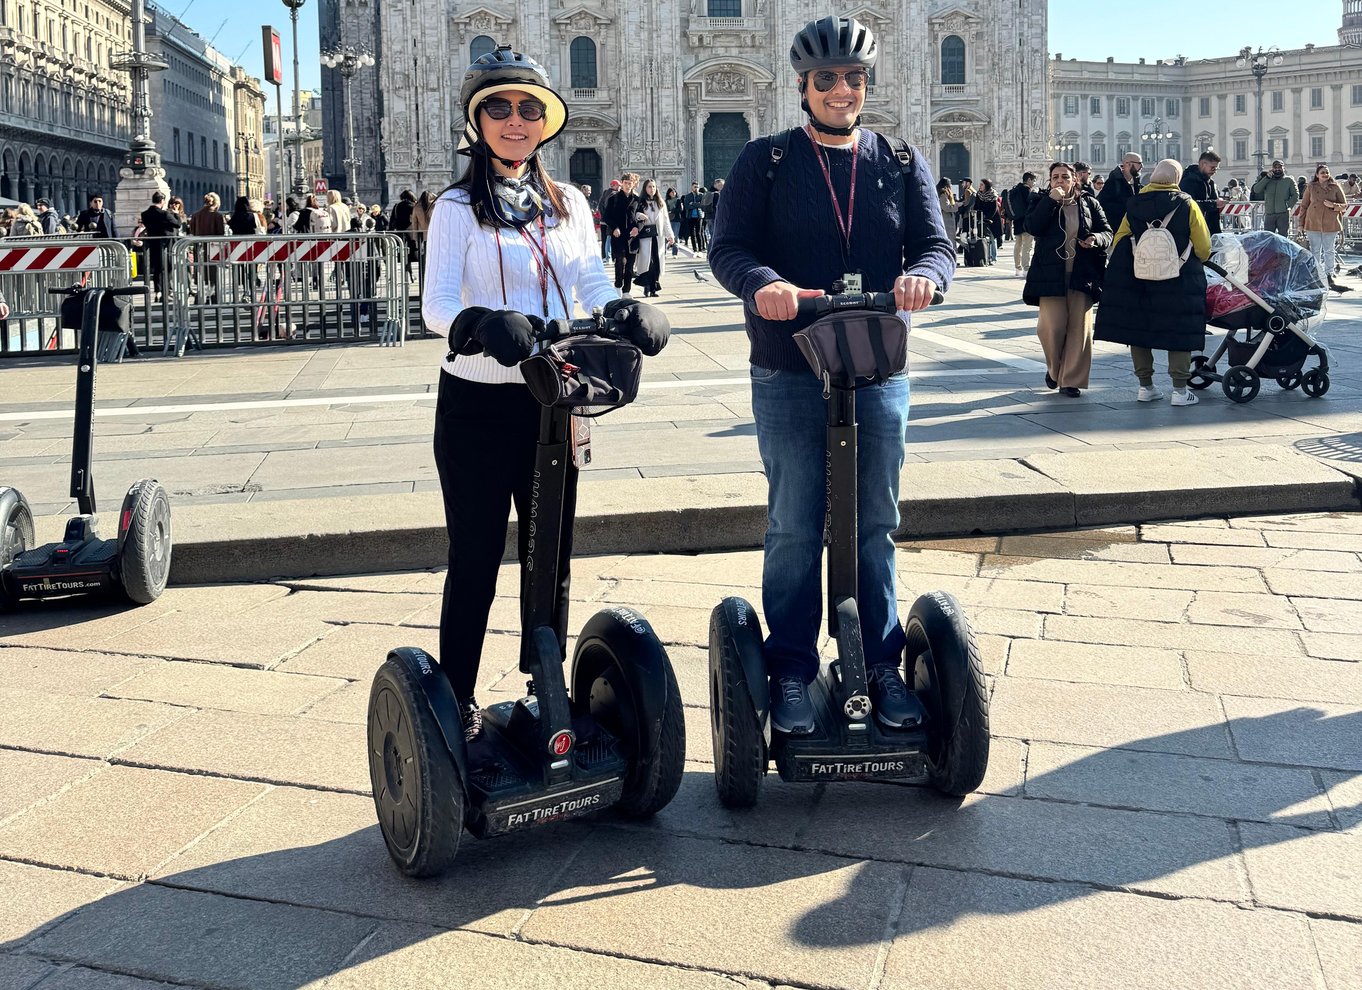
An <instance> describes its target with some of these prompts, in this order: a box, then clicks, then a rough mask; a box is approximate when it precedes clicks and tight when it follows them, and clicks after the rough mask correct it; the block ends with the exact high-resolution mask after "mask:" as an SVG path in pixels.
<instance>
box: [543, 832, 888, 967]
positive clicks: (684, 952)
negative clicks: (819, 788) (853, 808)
mask: <svg viewBox="0 0 1362 990" xmlns="http://www.w3.org/2000/svg"><path fill="white" fill-rule="evenodd" d="M904 878H905V869H904V868H903V867H899V866H892V865H889V864H883V863H856V862H851V861H848V860H845V859H839V858H835V857H830V856H823V855H820V854H817V853H808V852H790V851H778V850H772V849H760V848H753V847H749V846H733V845H728V844H723V843H717V842H712V841H707V840H701V839H691V838H681V837H675V836H665V835H664V836H651V835H649V836H644V835H642V834H639V833H637V832H632V831H624V830H620V831H612V830H608V829H602V830H600V831H598V832H597V833H595V834H593V836H592V837H591V839H590V840H589V841H588V843H587V845H586V847H585V848H584V849H583V850H582V851H581V852H580V853H578V854H577V856H576V857H575V858H574V859H573V860H572V861H571V863H570V864H569V866H568V868H567V870H566V872H565V873H564V875H563V877H562V879H561V880H560V884H561V886H560V888H559V890H558V891H557V892H555V893H554V894H551V895H550V896H549V897H547V898H545V899H544V901H543V902H542V903H541V905H540V906H539V907H538V908H537V909H536V910H535V912H534V914H533V915H531V916H530V918H529V921H528V922H527V923H526V924H525V925H524V926H523V927H522V928H521V933H522V934H523V935H524V936H525V937H526V938H528V939H531V940H543V941H549V942H552V943H554V944H555V945H562V946H568V947H570V948H579V949H586V950H596V951H610V949H611V947H612V946H617V945H620V944H621V943H622V942H626V941H627V942H628V944H629V945H630V951H631V953H632V954H634V955H635V956H636V957H641V958H644V959H649V960H654V961H658V962H667V963H674V964H679V965H683V966H694V965H696V964H697V963H700V962H701V961H703V962H704V964H705V965H706V966H709V967H713V968H716V969H721V970H724V971H726V972H730V973H740V974H745V975H748V976H757V977H762V978H765V979H771V980H777V981H780V980H786V981H789V982H792V983H801V984H804V985H809V984H813V985H817V986H826V987H837V988H842V987H845V988H852V987H856V988H860V987H864V986H866V985H867V983H868V982H869V980H870V976H871V973H872V972H873V970H874V966H875V959H876V955H877V953H878V949H879V942H880V939H881V938H882V937H883V935H884V931H885V925H886V922H887V921H888V918H889V915H890V912H891V910H892V909H893V908H894V907H895V906H896V902H897V901H898V900H899V899H900V898H902V896H903V883H904Z"/></svg>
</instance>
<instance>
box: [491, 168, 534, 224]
mask: <svg viewBox="0 0 1362 990" xmlns="http://www.w3.org/2000/svg"><path fill="white" fill-rule="evenodd" d="M492 182H493V185H492V194H493V199H494V200H495V201H496V204H495V205H496V207H497V212H498V214H499V215H500V217H501V219H503V220H505V221H506V222H507V223H508V224H510V225H511V226H513V227H524V226H525V225H526V224H530V223H533V222H534V221H535V220H537V219H539V215H540V214H541V213H543V212H544V199H543V197H542V196H541V195H540V193H539V189H538V188H537V187H536V186H535V184H534V177H533V176H531V175H526V176H525V177H524V178H523V179H513V178H511V177H510V176H505V175H498V176H496V177H495V178H494V179H493V180H492Z"/></svg>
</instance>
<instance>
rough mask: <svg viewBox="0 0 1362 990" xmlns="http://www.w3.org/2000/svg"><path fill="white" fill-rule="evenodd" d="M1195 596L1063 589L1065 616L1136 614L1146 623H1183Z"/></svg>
mask: <svg viewBox="0 0 1362 990" xmlns="http://www.w3.org/2000/svg"><path fill="white" fill-rule="evenodd" d="M1195 597H1196V592H1194V591H1169V590H1166V589H1163V588H1123V587H1120V586H1117V585H1096V584H1094V585H1084V584H1070V585H1068V586H1067V587H1066V588H1065V590H1064V614H1065V615H1071V616H1079V617H1088V618H1095V619H1120V618H1124V617H1125V616H1127V615H1138V616H1139V617H1140V618H1141V619H1142V620H1144V621H1146V622H1182V621H1183V620H1184V619H1185V617H1186V615H1187V607H1188V606H1189V605H1191V604H1192V600H1193V599H1194V598H1195Z"/></svg>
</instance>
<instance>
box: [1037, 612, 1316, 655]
mask: <svg viewBox="0 0 1362 990" xmlns="http://www.w3.org/2000/svg"><path fill="white" fill-rule="evenodd" d="M1045 636H1046V638H1048V639H1063V640H1069V641H1070V642H1075V643H1109V644H1112V645H1115V646H1123V645H1126V644H1129V643H1143V644H1145V645H1148V646H1151V647H1154V648H1155V649H1164V650H1204V651H1206V652H1208V653H1261V654H1264V655H1266V656H1274V655H1275V656H1298V655H1300V654H1301V652H1302V649H1301V641H1300V639H1299V638H1298V637H1297V636H1296V634H1295V633H1294V632H1292V631H1291V630H1289V629H1258V628H1249V627H1246V626H1240V627H1238V628H1236V629H1234V630H1233V632H1230V631H1227V630H1226V629H1224V628H1221V627H1219V626H1208V625H1196V624H1193V623H1189V622H1148V621H1145V620H1143V619H1124V618H1109V617H1102V618H1087V617H1082V616H1071V615H1049V616H1046V617H1045Z"/></svg>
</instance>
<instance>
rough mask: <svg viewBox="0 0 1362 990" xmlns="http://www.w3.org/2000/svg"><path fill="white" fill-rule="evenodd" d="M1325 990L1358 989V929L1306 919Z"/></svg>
mask: <svg viewBox="0 0 1362 990" xmlns="http://www.w3.org/2000/svg"><path fill="white" fill-rule="evenodd" d="M1310 933H1311V934H1312V935H1314V937H1315V951H1316V952H1317V953H1318V954H1319V962H1320V966H1321V967H1322V968H1323V969H1324V985H1325V987H1326V990H1348V988H1350V987H1356V986H1362V928H1359V927H1358V926H1357V925H1349V924H1346V923H1343V922H1338V921H1327V920H1325V919H1323V918H1311V919H1310Z"/></svg>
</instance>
